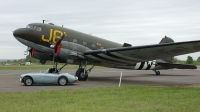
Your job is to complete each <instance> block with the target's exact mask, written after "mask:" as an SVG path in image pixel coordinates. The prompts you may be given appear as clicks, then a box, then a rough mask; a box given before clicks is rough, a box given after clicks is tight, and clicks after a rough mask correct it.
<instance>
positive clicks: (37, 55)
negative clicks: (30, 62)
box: [30, 49, 53, 64]
mask: <svg viewBox="0 0 200 112" xmlns="http://www.w3.org/2000/svg"><path fill="white" fill-rule="evenodd" d="M30 56H31V57H33V58H36V59H39V60H40V63H42V64H45V63H46V61H47V60H53V57H52V56H50V55H49V54H45V53H42V52H39V51H35V50H34V49H31V50H30Z"/></svg>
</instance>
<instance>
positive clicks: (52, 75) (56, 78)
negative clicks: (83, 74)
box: [20, 69, 78, 86]
mask: <svg viewBox="0 0 200 112" xmlns="http://www.w3.org/2000/svg"><path fill="white" fill-rule="evenodd" d="M77 81H78V77H76V76H73V75H70V74H68V73H59V72H52V71H51V69H48V70H47V71H46V73H27V74H22V75H21V77H20V82H21V83H24V85H26V86H31V85H32V84H59V85H61V86H64V85H66V84H67V83H75V82H77Z"/></svg>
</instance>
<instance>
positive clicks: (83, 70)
mask: <svg viewBox="0 0 200 112" xmlns="http://www.w3.org/2000/svg"><path fill="white" fill-rule="evenodd" d="M94 66H95V65H93V66H92V67H91V68H90V69H88V70H87V61H85V60H82V61H80V64H79V69H78V70H77V71H76V74H75V75H76V76H77V77H78V80H79V81H86V80H87V78H88V74H89V73H90V72H91V70H92V69H93V67H94Z"/></svg>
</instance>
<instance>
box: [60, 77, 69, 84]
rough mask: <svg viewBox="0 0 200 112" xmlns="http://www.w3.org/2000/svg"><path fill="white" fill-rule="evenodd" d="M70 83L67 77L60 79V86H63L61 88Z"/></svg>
mask: <svg viewBox="0 0 200 112" xmlns="http://www.w3.org/2000/svg"><path fill="white" fill-rule="evenodd" d="M67 83H68V79H67V78H66V77H60V78H59V79H58V84H59V85H61V86H64V85H66V84H67Z"/></svg>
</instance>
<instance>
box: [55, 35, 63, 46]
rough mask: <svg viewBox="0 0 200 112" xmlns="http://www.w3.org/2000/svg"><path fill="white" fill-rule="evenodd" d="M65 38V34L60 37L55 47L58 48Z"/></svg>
mask: <svg viewBox="0 0 200 112" xmlns="http://www.w3.org/2000/svg"><path fill="white" fill-rule="evenodd" d="M64 37H65V34H63V35H62V36H61V37H60V39H59V40H58V41H57V42H56V45H55V47H56V46H58V45H59V44H60V43H61V41H62V40H63V39H64Z"/></svg>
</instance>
